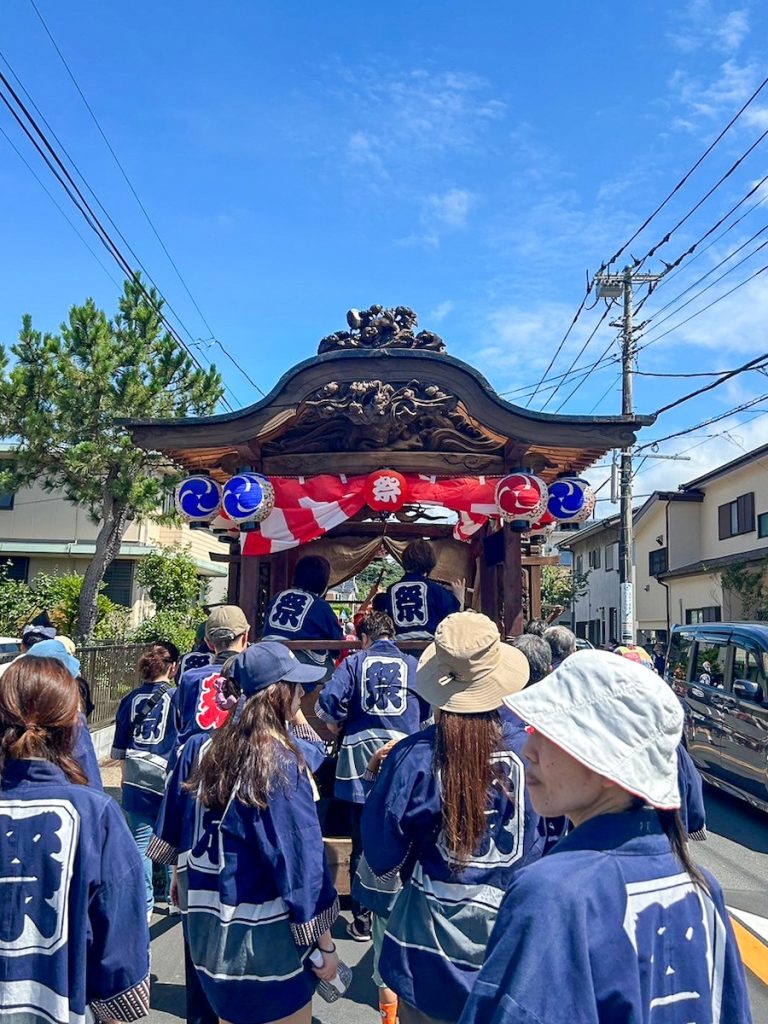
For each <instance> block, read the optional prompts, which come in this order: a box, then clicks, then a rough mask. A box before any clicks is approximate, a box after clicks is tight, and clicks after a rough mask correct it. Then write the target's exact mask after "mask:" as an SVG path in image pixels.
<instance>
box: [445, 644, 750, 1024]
mask: <svg viewBox="0 0 768 1024" xmlns="http://www.w3.org/2000/svg"><path fill="white" fill-rule="evenodd" d="M506 703H507V704H508V706H509V707H510V708H511V710H512V711H514V712H515V713H516V714H517V715H518V716H519V717H520V719H521V720H522V721H523V722H526V723H527V731H528V732H529V737H528V741H527V743H526V747H525V757H526V761H527V763H528V768H527V785H528V789H529V792H530V795H531V799H532V801H533V806H534V807H535V808H536V810H537V811H538V812H539V813H540V814H542V815H561V814H564V815H566V816H567V817H568V818H569V819H570V820H571V822H572V824H573V826H574V827H573V829H572V830H571V832H569V834H568V835H567V836H565V837H564V838H563V839H561V840H560V842H559V843H558V844H557V845H556V846H555V847H554V849H553V850H552V852H551V853H550V854H548V855H547V856H546V857H544V858H543V859H542V860H541V861H540V862H539V863H537V864H532V865H531V866H530V867H528V868H526V869H525V870H523V871H521V872H519V874H517V875H516V876H515V878H514V879H513V881H512V884H511V886H510V888H509V891H508V893H507V896H506V898H505V901H504V905H503V907H502V908H501V911H500V912H499V916H498V919H497V921H496V928H495V930H494V933H493V935H492V936H491V941H490V944H489V946H488V955H487V959H486V962H485V965H484V967H483V969H482V971H481V972H480V974H479V976H478V978H477V980H476V982H475V984H474V987H473V989H472V993H471V995H470V999H469V1002H468V1004H467V1007H466V1009H465V1012H464V1015H463V1016H462V1018H461V1024H501V1022H517V1021H520V1022H523V1021H525V1022H526V1024H527V1022H528V1021H579V1024H616V1022H617V1021H627V1022H629V1021H633V1022H634V1021H637V1022H641V1021H643V1022H646V1021H656V1020H659V1021H661V1020H664V1021H665V1022H668V1024H687V1022H689V1021H694V1020H695V1021H697V1022H698V1024H749V1022H750V1021H751V1019H752V1018H751V1014H750V1011H749V1003H748V998H747V992H746V984H745V979H744V969H743V967H742V965H741V960H740V958H739V952H738V948H737V946H736V942H735V939H734V936H733V932H732V930H731V926H730V923H729V920H728V914H727V912H726V908H725V903H724V900H723V893H722V891H721V889H720V886H719V885H718V884H717V882H716V881H715V880H714V878H713V877H712V876H711V875H709V874H708V873H707V872H705V871H702V870H701V869H699V868H697V867H696V865H695V864H693V862H692V861H691V859H690V854H689V852H688V848H687V846H686V843H685V832H684V829H683V826H682V823H681V821H680V816H679V813H678V811H679V808H680V792H679V786H678V769H677V747H678V744H679V742H680V734H681V731H682V724H683V711H682V708H681V707H680V703H679V701H678V700H677V697H676V696H675V694H674V693H673V691H672V690H671V689H670V688H669V687H668V686H667V685H666V684H665V683H664V682H663V681H662V680H661V679H659V678H658V676H656V675H655V674H654V673H651V672H649V671H648V670H647V669H645V668H643V666H642V665H639V664H637V663H634V662H631V661H627V660H625V659H622V658H617V657H616V656H615V655H613V654H610V653H608V652H605V651H577V652H576V654H573V655H571V657H569V658H568V659H567V660H566V661H565V662H563V664H562V665H561V666H560V667H559V668H558V669H556V670H555V671H554V672H552V673H551V675H548V676H547V677H546V679H544V680H542V682H540V683H538V684H537V685H536V686H534V687H532V688H531V689H529V690H526V691H525V692H524V693H518V694H515V695H513V696H511V697H509V698H507V701H506Z"/></svg>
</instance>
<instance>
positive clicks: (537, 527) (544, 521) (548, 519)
mask: <svg viewBox="0 0 768 1024" xmlns="http://www.w3.org/2000/svg"><path fill="white" fill-rule="evenodd" d="M556 525H557V520H556V519H555V517H554V516H553V515H552V514H551V512H545V513H544V515H543V516H542V517H541V519H539V520H538V522H536V523H532V524H531V529H530V532H531V533H552V531H553V530H554V529H555V526H556Z"/></svg>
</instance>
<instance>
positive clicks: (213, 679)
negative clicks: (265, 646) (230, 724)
mask: <svg viewBox="0 0 768 1024" xmlns="http://www.w3.org/2000/svg"><path fill="white" fill-rule="evenodd" d="M237 653H238V652H236V651H222V652H221V653H220V654H215V655H214V656H213V659H212V660H211V662H210V663H208V664H204V665H196V666H195V667H194V668H188V669H187V670H186V672H184V673H182V675H181V677H180V679H179V685H178V686H177V687H176V691H175V692H174V695H173V710H174V715H175V719H176V729H177V733H178V745H179V746H181V745H182V744H184V743H186V742H187V740H188V739H189V737H190V736H194V734H195V733H197V732H210V731H211V730H212V729H217V728H218V727H219V726H220V725H221V724H222V723H223V722H225V721H226V718H227V712H226V711H223V710H221V709H220V708H219V707H218V706H217V704H216V692H217V684H219V685H220V683H221V678H222V676H221V666H222V665H223V664H224V662H225V661H229V659H230V658H233V657H234V656H235V655H236V654H237Z"/></svg>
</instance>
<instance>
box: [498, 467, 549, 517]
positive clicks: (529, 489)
mask: <svg viewBox="0 0 768 1024" xmlns="http://www.w3.org/2000/svg"><path fill="white" fill-rule="evenodd" d="M496 504H497V506H498V509H499V515H500V516H501V518H502V519H503V520H504V521H505V522H507V523H511V524H512V528H513V529H515V530H520V531H522V530H527V529H528V528H529V524H530V523H536V522H538V521H539V519H541V517H542V515H543V514H544V513H545V512H546V510H547V485H546V484H545V483H544V481H543V480H541V479H540V478H539V477H537V476H534V475H533V474H532V473H510V474H509V476H503V477H502V478H501V479H500V480H499V482H498V484H497V485H496Z"/></svg>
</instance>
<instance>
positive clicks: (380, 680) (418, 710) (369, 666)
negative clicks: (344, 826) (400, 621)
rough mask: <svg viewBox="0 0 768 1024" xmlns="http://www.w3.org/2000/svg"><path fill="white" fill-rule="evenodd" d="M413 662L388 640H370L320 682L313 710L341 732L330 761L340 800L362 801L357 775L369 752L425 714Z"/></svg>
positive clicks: (415, 725) (414, 728)
mask: <svg viewBox="0 0 768 1024" xmlns="http://www.w3.org/2000/svg"><path fill="white" fill-rule="evenodd" d="M417 666H418V662H417V660H416V659H415V658H414V657H412V656H411V655H409V654H404V653H403V652H402V651H401V650H399V649H398V648H397V647H396V646H395V644H394V643H393V642H392V641H391V640H387V639H381V640H376V641H375V642H374V643H372V644H371V645H370V647H367V648H366V649H365V650H362V651H356V652H355V653H354V654H350V655H349V657H348V658H345V659H344V661H342V663H341V664H340V665H339V667H338V668H337V669H336V671H335V672H334V673H333V676H332V677H331V678H330V679H329V681H328V682H327V683H326V684H325V686H324V687H323V689H322V692H321V693H320V696H319V697H318V700H317V705H316V706H315V712H316V713H317V716H318V718H319V719H320V720H321V721H323V722H327V723H330V724H333V725H336V726H339V727H343V733H344V735H343V738H342V741H341V748H340V750H339V757H338V761H337V765H336V788H335V794H336V796H337V797H338V798H339V799H340V800H348V801H350V802H352V803H357V804H363V803H365V798H366V793H367V788H368V787H366V786H365V784H364V782H363V776H364V775H365V770H366V768H367V767H368V762H369V761H370V759H371V757H372V756H373V754H374V753H375V752H376V751H377V750H378V749H379V747H382V746H383V745H384V744H385V743H388V742H389V741H390V740H393V739H394V740H400V739H403V738H404V737H406V736H410V735H411V734H412V733H414V732H418V730H419V729H420V728H421V727H422V725H424V724H425V723H426V722H427V720H428V719H429V718H430V716H431V709H430V707H429V705H428V704H427V703H426V702H425V701H423V700H422V698H421V697H419V696H418V695H417V694H416V691H415V690H414V688H413V684H414V679H415V676H416V668H417Z"/></svg>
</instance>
